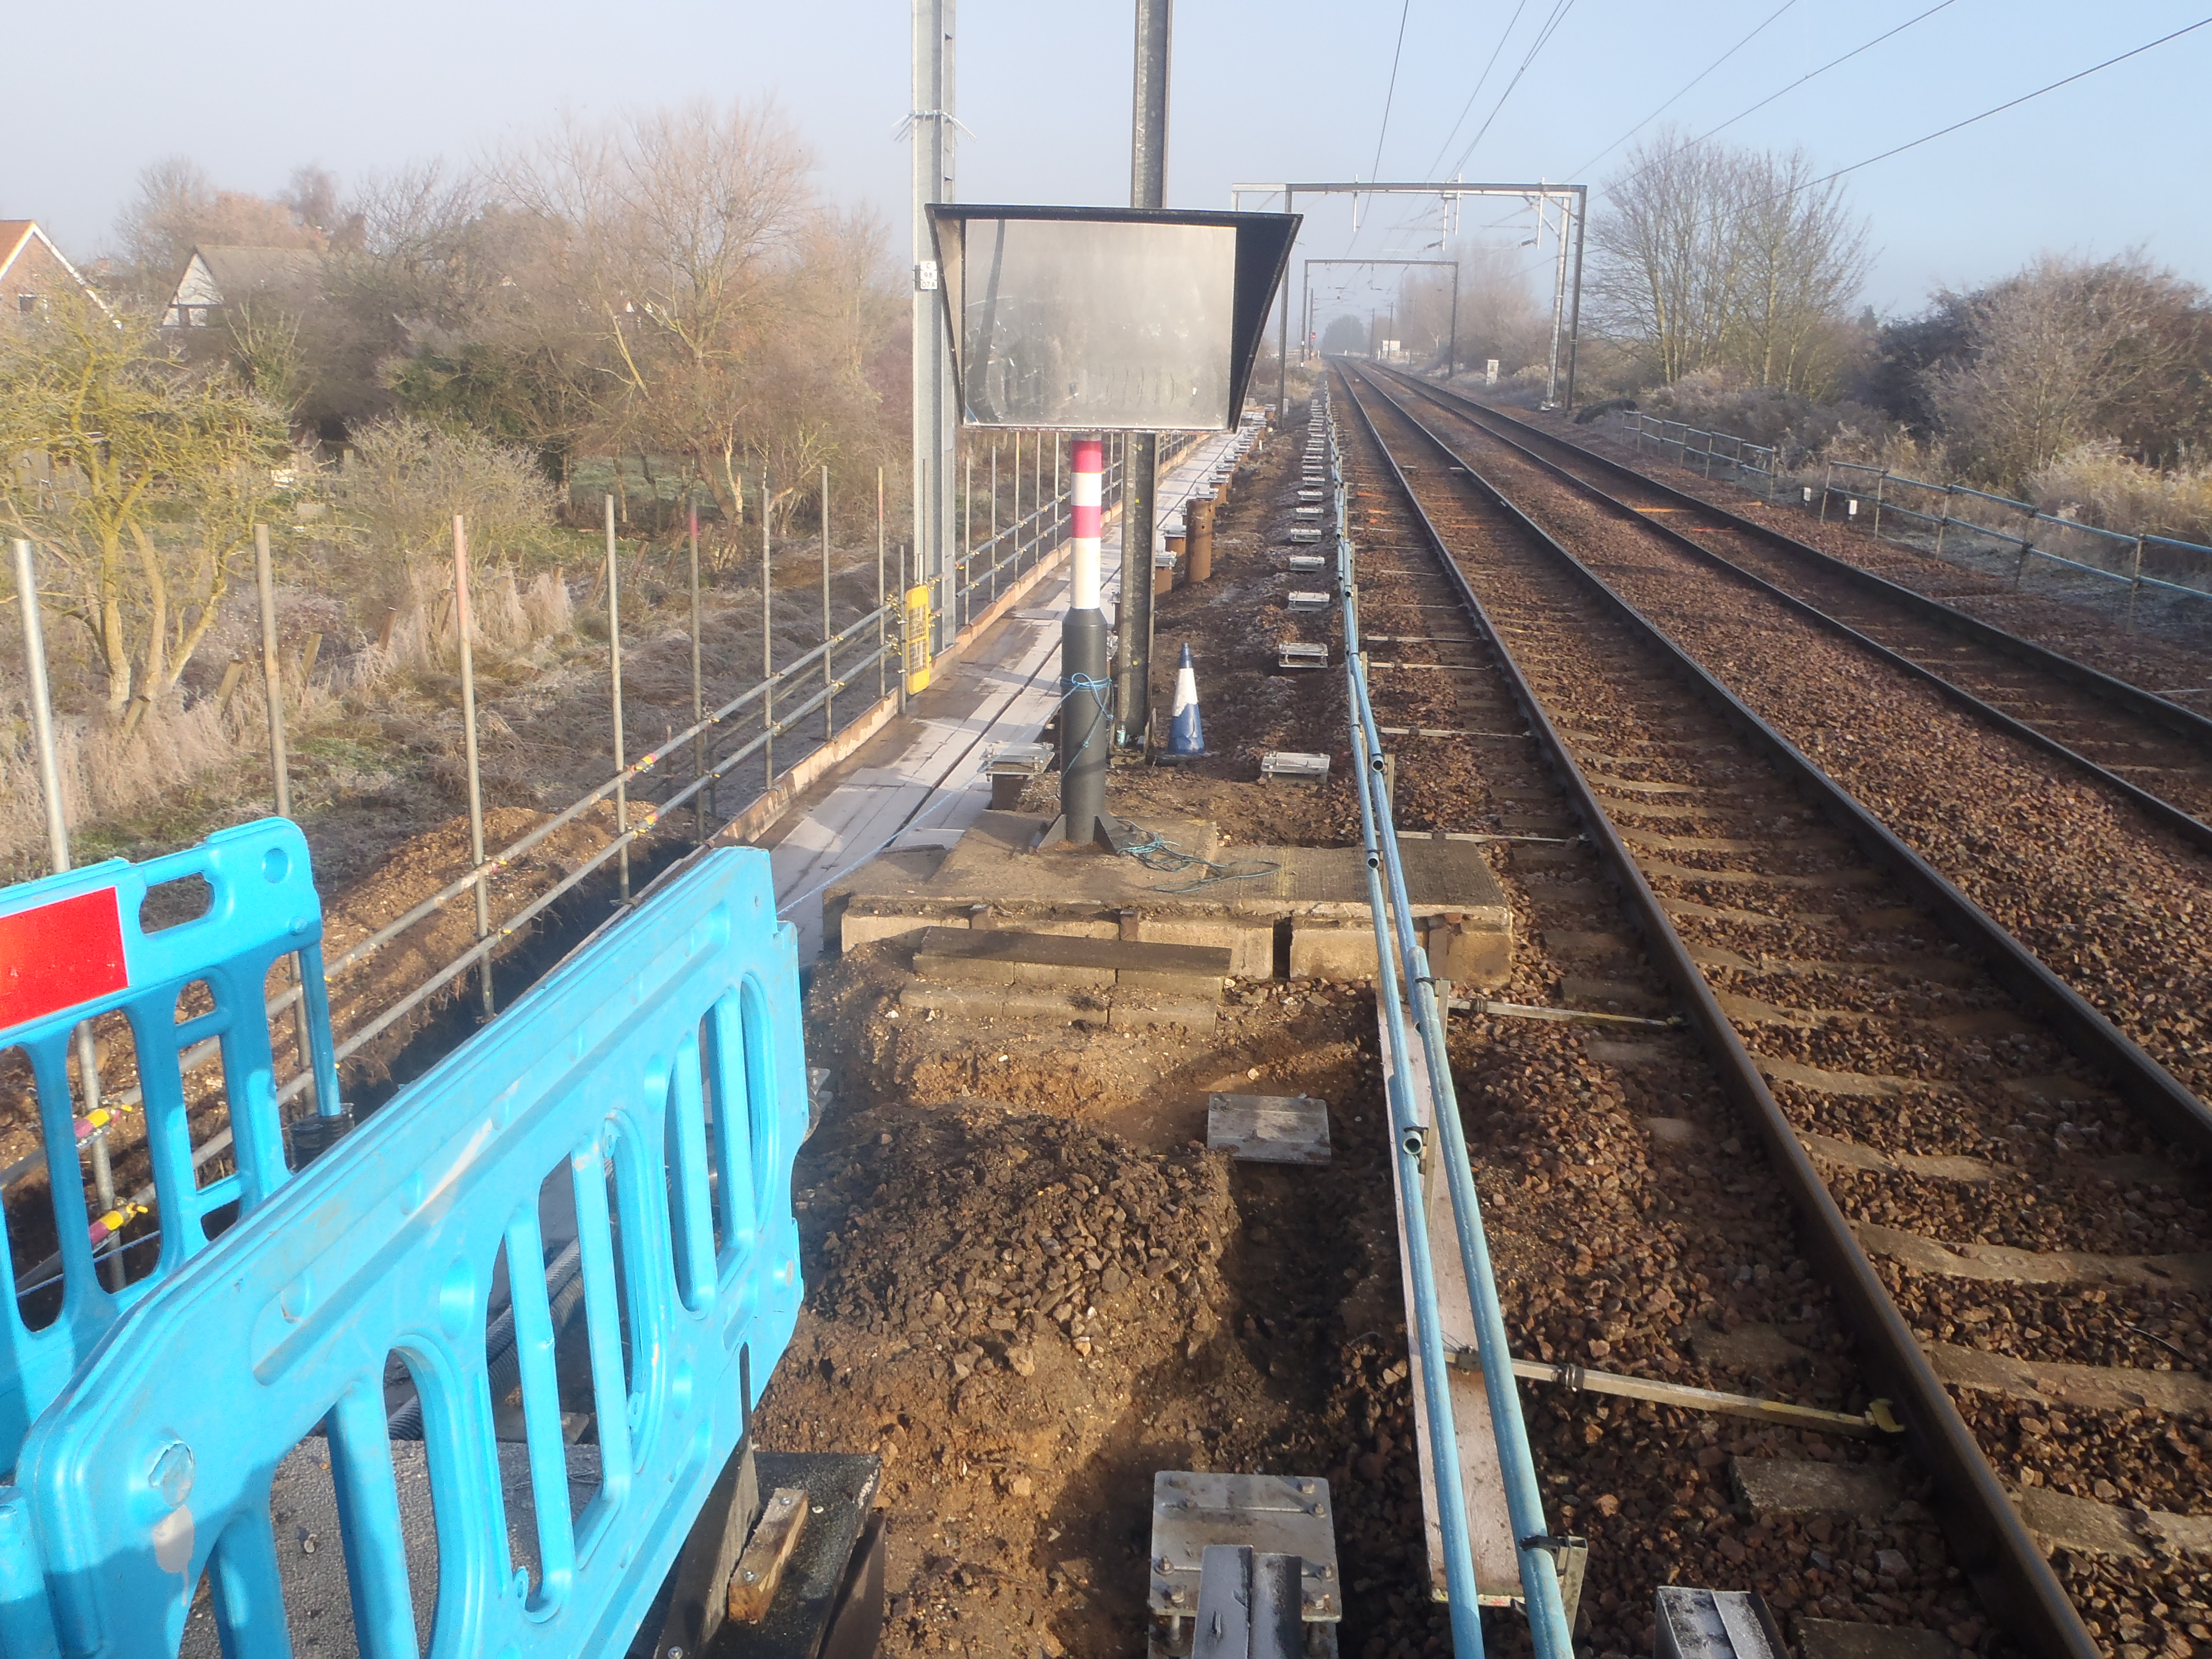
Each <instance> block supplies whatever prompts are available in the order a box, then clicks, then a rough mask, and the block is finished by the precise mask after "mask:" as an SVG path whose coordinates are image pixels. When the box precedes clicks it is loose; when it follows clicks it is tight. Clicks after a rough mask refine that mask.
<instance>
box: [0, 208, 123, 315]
mask: <svg viewBox="0 0 2212 1659" xmlns="http://www.w3.org/2000/svg"><path fill="white" fill-rule="evenodd" d="M33 242H36V243H38V244H39V245H40V246H41V247H43V248H45V249H46V252H48V253H50V254H52V256H53V258H54V263H55V264H58V265H59V266H61V268H62V269H63V270H66V271H67V272H69V274H70V281H71V282H73V283H76V285H77V286H78V287H79V288H81V289H83V290H84V291H85V292H86V293H87V294H92V292H93V289H92V284H91V283H88V282H87V281H85V279H84V273H83V272H82V271H81V270H78V269H77V268H76V266H75V265H73V264H70V262H69V259H68V257H67V256H66V255H64V253H63V252H62V251H61V250H60V249H59V248H58V247H56V246H54V239H53V238H52V237H51V236H49V235H47V234H46V232H45V231H43V230H40V228H39V222H38V221H37V220H35V219H0V282H4V281H6V280H7V276H8V271H9V267H11V266H12V265H14V264H15V261H16V260H18V259H20V258H22V257H23V250H24V249H25V248H27V247H28V246H31V244H32V243H33ZM93 297H94V298H95V299H97V298H98V297H99V296H98V295H94V296H93Z"/></svg>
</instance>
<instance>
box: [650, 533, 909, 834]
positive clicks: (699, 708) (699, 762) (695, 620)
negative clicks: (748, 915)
mask: <svg viewBox="0 0 2212 1659" xmlns="http://www.w3.org/2000/svg"><path fill="white" fill-rule="evenodd" d="M880 507H881V504H880V503H878V518H880V517H881V516H882V514H881V511H880ZM689 518H690V526H689V527H690V532H691V536H690V544H691V726H692V731H693V736H692V738H691V775H692V776H693V777H695V778H698V777H704V776H705V775H706V773H707V733H706V731H705V726H706V721H707V686H706V681H705V678H704V677H703V675H702V672H701V666H700V661H699V635H700V627H699V503H698V502H697V501H693V502H692V503H691V511H690V514H689ZM876 600H877V603H878V605H880V604H881V603H882V602H883V596H882V595H881V594H878V595H877V596H876ZM713 793H714V792H713V791H711V790H702V792H701V793H699V794H698V795H697V796H696V798H695V799H693V801H692V803H691V839H692V840H694V841H697V842H703V841H705V840H706V839H707V818H708V814H709V813H711V812H712V811H714V801H713V800H712V799H711V797H712V795H713Z"/></svg>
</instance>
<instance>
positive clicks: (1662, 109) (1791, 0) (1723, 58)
mask: <svg viewBox="0 0 2212 1659" xmlns="http://www.w3.org/2000/svg"><path fill="white" fill-rule="evenodd" d="M1796 3H1797V0H1782V3H1781V4H1780V5H1778V6H1777V7H1776V8H1775V9H1773V10H1772V11H1771V12H1769V13H1767V15H1766V16H1765V18H1764V19H1763V20H1762V21H1759V23H1757V24H1755V25H1754V26H1753V28H1752V31H1751V33H1748V34H1747V35H1745V36H1744V37H1743V39H1741V40H1739V41H1737V42H1736V43H1735V45H1734V46H1730V47H1729V49H1728V50H1727V51H1726V52H1723V53H1722V54H1721V55H1720V56H1719V57H1717V58H1714V59H1713V61H1712V62H1711V63H1710V64H1706V65H1705V68H1703V69H1701V70H1699V71H1698V72H1697V73H1696V74H1695V75H1693V76H1691V77H1690V78H1689V79H1688V80H1687V81H1685V82H1683V83H1682V84H1681V85H1680V87H1679V88H1676V89H1675V92H1674V96H1673V97H1671V98H1669V99H1668V100H1667V101H1666V102H1665V103H1663V104H1662V105H1660V106H1659V107H1658V108H1657V109H1655V110H1653V111H1652V112H1651V113H1650V114H1649V115H1647V116H1645V117H1644V118H1643V119H1642V120H1641V121H1638V123H1637V124H1636V125H1634V126H1632V127H1631V128H1629V130H1628V131H1626V132H1624V133H1622V134H1621V135H1620V137H1618V138H1616V139H1614V140H1613V142H1612V143H1609V144H1607V146H1606V147H1605V148H1604V149H1601V150H1600V151H1598V153H1597V155H1593V156H1591V157H1590V158H1589V161H1585V162H1583V164H1582V165H1581V166H1580V167H1577V168H1576V169H1575V173H1574V176H1580V175H1581V174H1583V173H1588V172H1589V170H1590V168H1591V167H1592V166H1593V165H1594V164H1595V162H1596V161H1598V159H1599V158H1600V157H1601V156H1606V155H1611V154H1613V151H1615V150H1617V149H1620V147H1621V146H1622V145H1623V144H1625V143H1627V142H1628V141H1629V140H1630V139H1632V138H1633V137H1635V136H1636V135H1637V134H1638V133H1639V132H1641V131H1644V128H1646V127H1648V126H1650V125H1651V124H1652V123H1653V122H1654V121H1656V120H1657V119H1658V118H1660V117H1661V116H1662V115H1664V114H1665V113H1666V112H1668V110H1670V109H1672V108H1674V106H1675V105H1676V104H1679V103H1680V102H1681V101H1682V100H1683V99H1684V98H1686V97H1687V96H1688V95H1689V94H1690V90H1691V88H1693V87H1695V86H1696V85H1697V84H1698V82H1700V81H1702V80H1704V79H1705V77H1706V76H1708V75H1711V73H1712V72H1713V71H1714V70H1717V69H1718V68H1719V67H1720V66H1721V65H1722V64H1725V63H1727V62H1728V60H1729V58H1733V57H1735V55H1736V53H1738V52H1741V51H1742V50H1743V49H1744V48H1745V47H1746V46H1749V45H1750V44H1751V43H1752V42H1753V40H1757V39H1758V38H1759V36H1760V35H1761V34H1762V33H1765V30H1766V28H1767V26H1768V25H1769V24H1771V23H1772V22H1773V21H1774V20H1775V19H1776V18H1778V17H1779V16H1781V15H1782V14H1783V13H1784V12H1785V11H1788V10H1789V9H1790V8H1791V7H1792V6H1794V5H1796Z"/></svg>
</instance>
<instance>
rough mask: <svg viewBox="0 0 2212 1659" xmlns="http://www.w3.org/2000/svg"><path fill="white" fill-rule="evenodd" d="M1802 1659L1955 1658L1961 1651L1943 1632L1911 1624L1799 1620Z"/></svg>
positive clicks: (1798, 1636)
mask: <svg viewBox="0 0 2212 1659" xmlns="http://www.w3.org/2000/svg"><path fill="white" fill-rule="evenodd" d="M1797 1650H1798V1652H1799V1653H1800V1654H1801V1655H1802V1659H1954V1656H1955V1655H1956V1654H1957V1653H1958V1651H1959V1650H1958V1649H1957V1648H1956V1647H1955V1646H1954V1645H1953V1644H1952V1642H1951V1639H1950V1638H1948V1636H1945V1635H1943V1634H1942V1633H1941V1632H1936V1631H1932V1630H1916V1629H1914V1628H1913V1627H1912V1626H1909V1625H1855V1624H1852V1623H1851V1622H1850V1620H1844V1619H1802V1618H1801V1619H1800V1620H1797Z"/></svg>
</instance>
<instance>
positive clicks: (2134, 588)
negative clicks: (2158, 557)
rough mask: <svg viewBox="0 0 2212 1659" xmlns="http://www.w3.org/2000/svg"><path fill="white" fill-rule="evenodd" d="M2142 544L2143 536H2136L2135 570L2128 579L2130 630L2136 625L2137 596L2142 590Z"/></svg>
mask: <svg viewBox="0 0 2212 1659" xmlns="http://www.w3.org/2000/svg"><path fill="white" fill-rule="evenodd" d="M2142 544H2143V538H2142V537H2141V536H2138V537H2136V559H2135V570H2134V572H2133V574H2131V575H2130V577H2129V579H2128V627H2129V629H2130V630H2132V629H2134V627H2135V625H2136V595H2137V594H2139V593H2141V592H2142Z"/></svg>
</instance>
